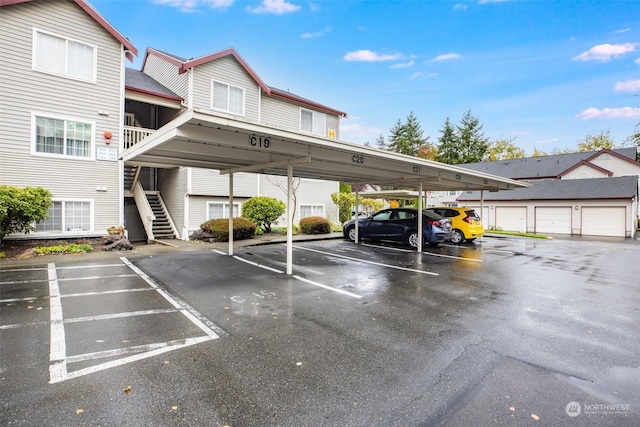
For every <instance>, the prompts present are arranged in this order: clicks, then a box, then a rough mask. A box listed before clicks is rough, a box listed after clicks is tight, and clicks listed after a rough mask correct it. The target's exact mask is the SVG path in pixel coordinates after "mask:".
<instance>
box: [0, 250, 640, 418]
mask: <svg viewBox="0 0 640 427" xmlns="http://www.w3.org/2000/svg"><path fill="white" fill-rule="evenodd" d="M225 250H226V249H225V247H224V246H223V245H221V246H215V247H213V246H206V245H205V246H193V245H191V246H185V247H183V248H182V249H180V248H173V249H162V248H140V249H139V250H138V251H136V252H123V253H109V254H96V255H93V256H87V257H85V256H81V257H74V256H66V257H57V258H54V257H46V259H45V258H36V259H33V260H29V261H25V262H20V263H11V262H5V263H3V264H1V265H0V268H1V269H0V310H1V311H0V361H1V362H0V365H1V366H0V369H1V371H0V373H1V382H0V397H1V401H2V415H1V418H0V423H1V424H2V425H19V426H32V425H65V426H74V425H87V426H93V425H116V424H131V425H136V426H138V425H139V426H160V425H185V426H223V425H229V426H267V425H280V426H302V425H305V426H320V425H322V426H334V425H335V426H378V425H380V426H382V425H384V426H389V425H393V426H395V425H397V426H407V425H411V426H418V425H420V426H422V425H452V426H458V425H460V426H467V425H518V426H520V425H581V426H584V425H593V426H601V425H605V426H608V425H610V426H626V425H629V426H636V425H639V424H640V357H639V355H640V340H638V338H639V335H640V280H639V279H638V277H640V265H639V263H638V260H640V244H638V242H637V241H633V240H628V239H627V240H614V239H611V240H604V241H603V240H588V239H580V238H570V239H556V240H539V239H523V238H513V237H501V238H496V237H488V238H485V239H484V241H482V242H477V243H473V244H466V245H461V246H449V245H447V246H442V247H440V248H428V249H425V252H424V253H422V254H418V253H416V252H413V251H410V250H407V249H406V248H403V247H401V246H391V245H389V246H386V245H368V244H364V245H355V244H352V243H349V242H346V241H344V240H340V239H338V240H328V241H308V242H296V243H295V245H294V250H293V255H294V274H293V275H292V276H288V275H286V274H284V273H283V272H284V271H285V270H286V265H285V264H286V248H285V246H284V245H283V244H272V245H266V246H245V247H238V248H236V249H235V250H234V254H235V256H234V257H229V256H228V255H226V253H225Z"/></svg>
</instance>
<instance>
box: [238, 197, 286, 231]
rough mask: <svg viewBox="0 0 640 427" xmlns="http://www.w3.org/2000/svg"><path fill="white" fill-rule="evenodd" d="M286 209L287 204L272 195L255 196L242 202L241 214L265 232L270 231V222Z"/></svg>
mask: <svg viewBox="0 0 640 427" xmlns="http://www.w3.org/2000/svg"><path fill="white" fill-rule="evenodd" d="M286 209H287V205H285V204H284V202H283V201H280V200H278V199H276V198H274V197H269V196H256V197H252V198H250V199H249V200H247V201H246V202H244V203H243V204H242V216H243V217H245V218H247V219H249V220H250V221H253V222H254V223H255V224H256V225H258V226H259V227H260V228H261V229H262V230H263V231H264V232H265V233H271V224H272V223H273V222H275V220H277V219H278V218H279V217H280V216H281V215H282V214H283V213H284V211H285V210H286Z"/></svg>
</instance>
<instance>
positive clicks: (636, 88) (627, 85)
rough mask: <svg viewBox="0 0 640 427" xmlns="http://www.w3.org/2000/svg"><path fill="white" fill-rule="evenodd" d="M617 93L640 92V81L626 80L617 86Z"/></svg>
mask: <svg viewBox="0 0 640 427" xmlns="http://www.w3.org/2000/svg"><path fill="white" fill-rule="evenodd" d="M614 89H615V91H616V92H640V80H625V81H623V82H618V83H616V85H615V88H614Z"/></svg>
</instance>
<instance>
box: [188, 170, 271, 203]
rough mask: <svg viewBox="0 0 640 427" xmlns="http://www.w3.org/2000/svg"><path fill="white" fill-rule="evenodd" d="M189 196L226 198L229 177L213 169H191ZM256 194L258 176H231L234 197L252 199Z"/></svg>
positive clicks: (249, 174)
mask: <svg viewBox="0 0 640 427" xmlns="http://www.w3.org/2000/svg"><path fill="white" fill-rule="evenodd" d="M191 194H193V195H198V196H228V195H229V175H220V171H217V170H213V169H199V168H192V177H191ZM257 194H258V176H257V175H256V174H253V173H236V174H234V175H233V195H234V197H253V196H255V195H257Z"/></svg>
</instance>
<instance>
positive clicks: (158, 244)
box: [0, 233, 344, 268]
mask: <svg viewBox="0 0 640 427" xmlns="http://www.w3.org/2000/svg"><path fill="white" fill-rule="evenodd" d="M343 238H344V237H343V235H342V233H331V234H314V235H308V234H300V235H294V236H293V241H294V243H295V242H308V241H314V240H329V239H343ZM286 242H287V236H286V235H282V236H281V235H276V234H270V235H267V236H256V237H255V238H254V239H247V240H237V241H235V242H234V244H233V247H234V249H235V248H242V247H246V246H259V245H268V244H276V243H286ZM211 249H218V250H221V251H227V250H228V249H229V243H228V242H216V243H207V242H201V241H186V240H173V239H171V240H158V241H155V242H152V243H148V244H145V243H141V242H133V249H132V250H130V251H101V250H95V251H94V252H91V253H83V254H66V255H42V256H34V257H30V258H10V259H0V268H11V267H16V266H25V265H33V264H47V263H50V262H53V263H57V264H58V263H66V262H75V261H79V260H82V261H88V260H100V259H108V258H118V257H121V256H126V257H128V258H141V257H152V256H155V255H159V254H166V253H176V252H202V251H208V250H211Z"/></svg>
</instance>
